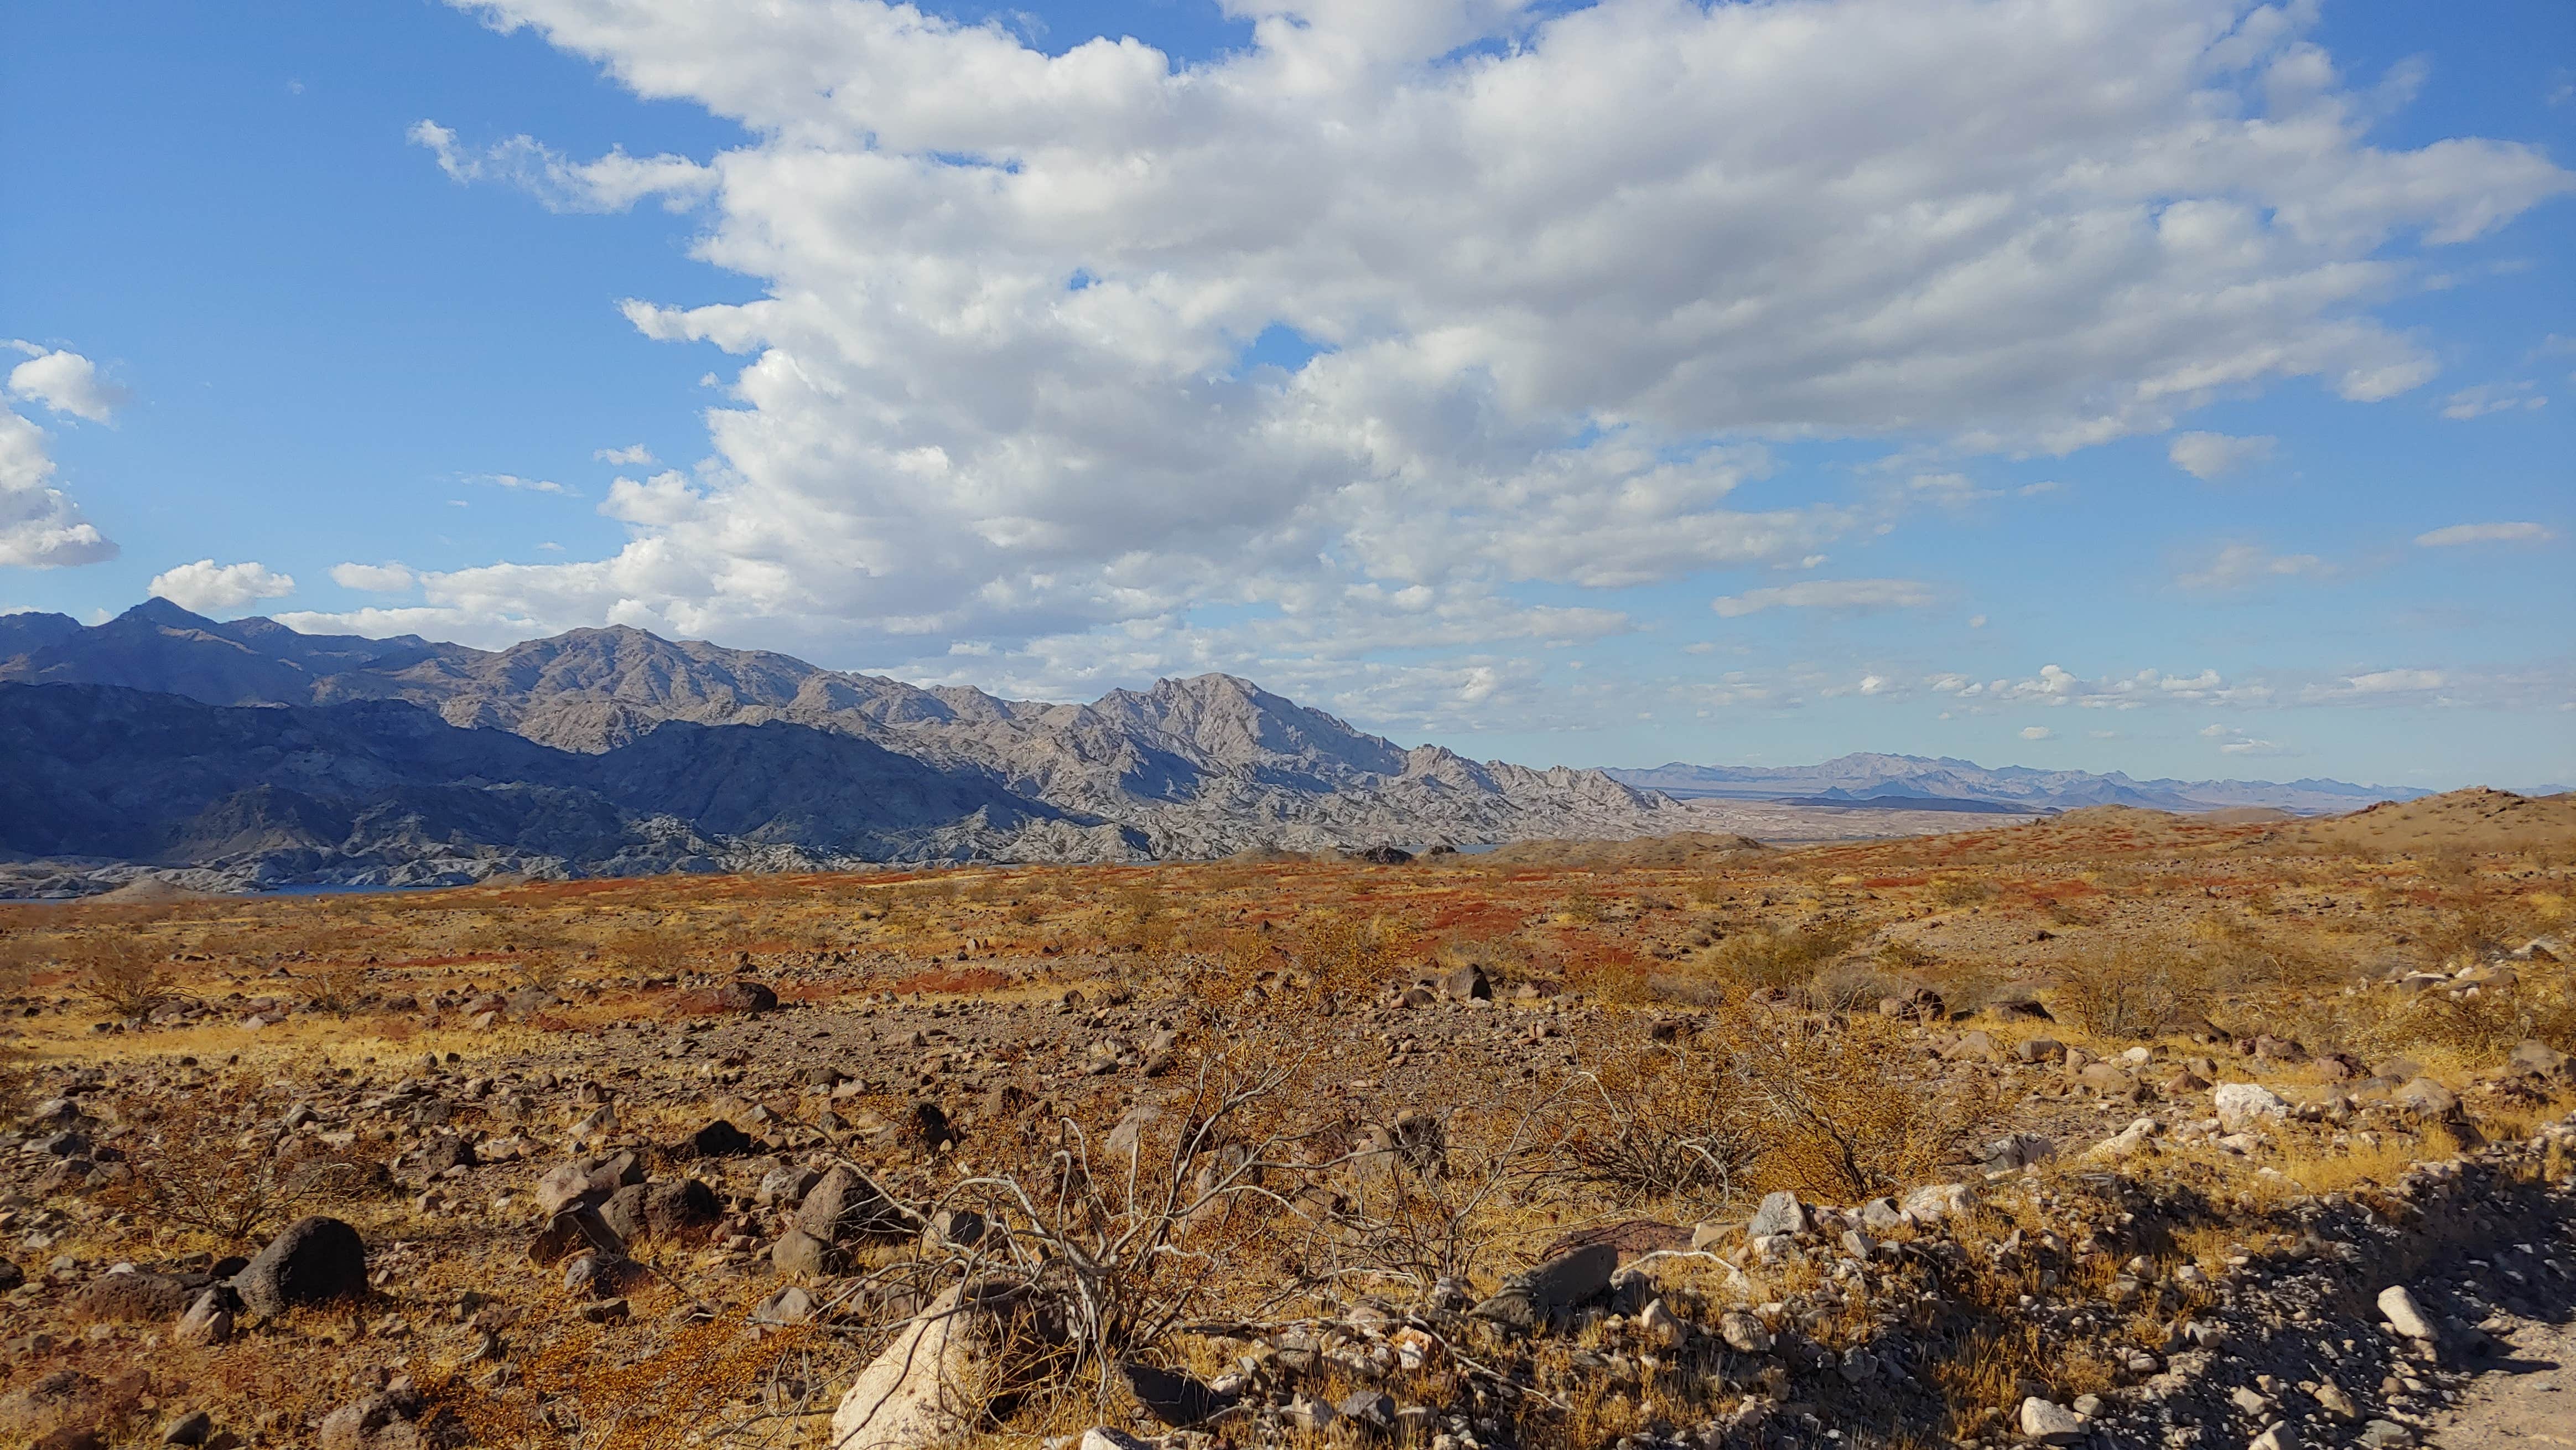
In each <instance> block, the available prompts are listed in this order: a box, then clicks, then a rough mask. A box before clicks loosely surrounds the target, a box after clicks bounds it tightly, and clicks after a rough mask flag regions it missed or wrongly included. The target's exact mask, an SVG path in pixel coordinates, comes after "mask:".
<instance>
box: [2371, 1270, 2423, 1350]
mask: <svg viewBox="0 0 2576 1450" xmlns="http://www.w3.org/2000/svg"><path fill="white" fill-rule="evenodd" d="M2379 1312H2380V1313H2381V1314H2382V1315H2385V1316H2386V1317H2387V1319H2388V1325H2389V1327H2390V1328H2391V1329H2394V1330H2396V1331H2397V1332H2398V1333H2399V1334H2402V1335H2404V1336H2405V1337H2407V1338H2408V1339H2431V1338H2434V1337H2435V1336H2434V1333H2433V1322H2432V1321H2431V1320H2429V1319H2427V1318H2425V1317H2424V1311H2423V1310H2422V1309H2421V1308H2419V1307H2417V1305H2416V1303H2415V1296H2414V1295H2413V1294H2410V1293H2408V1292H2407V1291H2406V1286H2405V1285H2403V1284H2391V1285H2389V1286H2388V1287H2387V1288H2385V1289H2382V1290H2380V1291H2379Z"/></svg>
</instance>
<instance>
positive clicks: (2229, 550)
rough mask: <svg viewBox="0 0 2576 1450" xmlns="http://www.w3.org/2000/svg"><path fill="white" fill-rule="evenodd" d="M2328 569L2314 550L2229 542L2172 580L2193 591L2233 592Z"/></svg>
mask: <svg viewBox="0 0 2576 1450" xmlns="http://www.w3.org/2000/svg"><path fill="white" fill-rule="evenodd" d="M2332 572H2333V570H2332V569H2331V568H2330V567H2329V566H2328V565H2327V564H2326V562H2325V561H2324V560H2323V559H2320V558H2318V557H2317V556H2316V555H2314V554H2275V553H2273V552H2271V551H2270V550H2268V549H2265V548H2263V547H2262V546H2260V545H2258V544H2229V545H2226V546H2225V547H2223V548H2221V549H2219V550H2218V552H2217V553H2215V554H2212V555H2211V556H2210V557H2209V558H2208V559H2207V560H2205V561H2204V562H2202V563H2201V564H2200V565H2199V566H2198V567H2196V568H2191V569H2186V570H2184V571H2183V572H2182V573H2180V574H2177V575H2175V576H2174V584H2175V586H2176V587H2178V588H2180V589H2182V590H2184V591H2186V592H2188V593H2193V594H2237V593H2242V592H2244V591H2245V590H2248V589H2251V588H2253V587H2254V586H2255V585H2257V584H2260V583H2263V582H2265V581H2267V580H2272V579H2295V578H2302V577H2315V576H2318V575H2323V574H2329V573H2332Z"/></svg>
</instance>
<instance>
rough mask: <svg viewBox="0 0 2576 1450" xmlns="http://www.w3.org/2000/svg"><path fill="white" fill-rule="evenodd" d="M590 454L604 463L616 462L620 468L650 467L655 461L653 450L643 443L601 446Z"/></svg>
mask: <svg viewBox="0 0 2576 1450" xmlns="http://www.w3.org/2000/svg"><path fill="white" fill-rule="evenodd" d="M590 456H591V457H593V458H596V459H598V460H599V461H600V462H602V463H614V464H616V465H617V466H618V467H620V468H649V467H651V466H652V465H653V461H654V460H653V450H652V449H650V448H647V447H645V446H644V445H643V444H641V443H630V444H628V445H627V446H626V447H624V448H601V449H598V450H595V451H594V452H593V453H592V454H591V455H590Z"/></svg>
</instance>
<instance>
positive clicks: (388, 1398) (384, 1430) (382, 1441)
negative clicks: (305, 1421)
mask: <svg viewBox="0 0 2576 1450" xmlns="http://www.w3.org/2000/svg"><path fill="white" fill-rule="evenodd" d="M422 1408H423V1406H422V1404H421V1398H420V1396H419V1395H418V1394H416V1393H414V1392H412V1391H410V1390H388V1391H386V1392H385V1393H383V1394H376V1395H369V1396H367V1397H366V1398H365V1399H363V1400H360V1401H358V1402H357V1403H355V1404H348V1405H342V1406H341V1407H340V1408H338V1409H336V1410H333V1411H332V1412H331V1413H330V1414H328V1415H325V1416H323V1417H322V1431H321V1435H320V1437H319V1439H318V1442H317V1443H319V1444H320V1445H321V1447H322V1450H396V1447H400V1450H417V1447H420V1446H422V1445H425V1444H427V1443H428V1442H427V1441H425V1440H424V1439H423V1438H422V1437H421V1435H420V1433H419V1431H418V1430H417V1429H416V1428H415V1427H414V1426H413V1424H412V1422H413V1421H414V1420H416V1419H418V1418H419V1417H420V1413H421V1410H422Z"/></svg>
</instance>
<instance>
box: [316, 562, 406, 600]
mask: <svg viewBox="0 0 2576 1450" xmlns="http://www.w3.org/2000/svg"><path fill="white" fill-rule="evenodd" d="M412 581H413V575H412V572H411V570H410V569H408V568H406V567H404V566H403V565H400V564H334V565H332V566H331V582H332V583H334V584H337V585H339V586H340V587H341V588H343V589H357V590H362V591H364V592H366V593H369V594H400V593H402V592H404V591H405V590H407V589H409V588H411V586H412Z"/></svg>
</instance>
